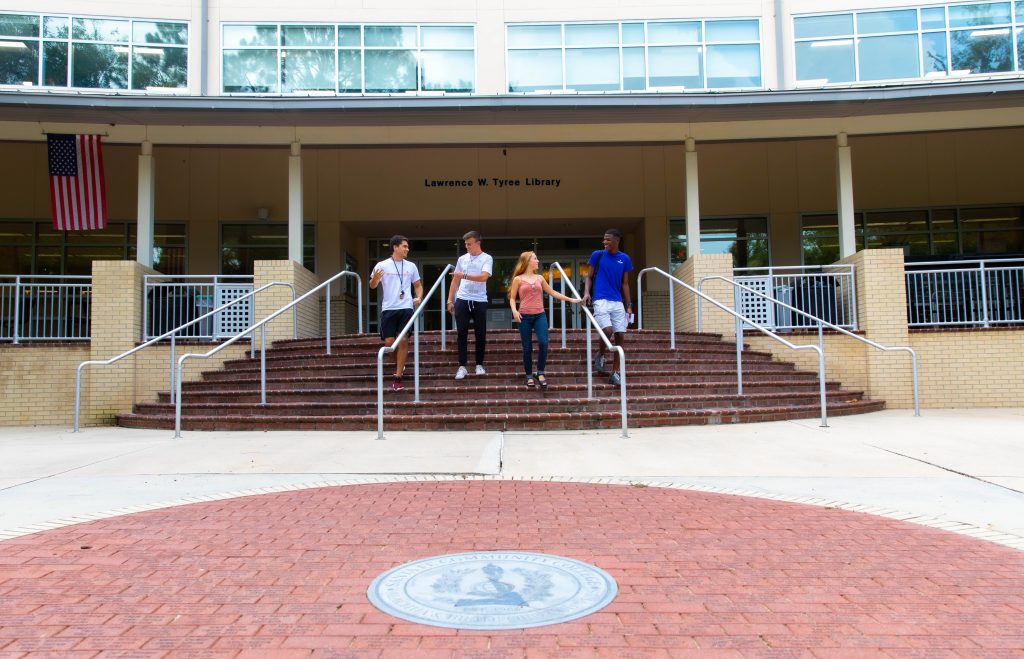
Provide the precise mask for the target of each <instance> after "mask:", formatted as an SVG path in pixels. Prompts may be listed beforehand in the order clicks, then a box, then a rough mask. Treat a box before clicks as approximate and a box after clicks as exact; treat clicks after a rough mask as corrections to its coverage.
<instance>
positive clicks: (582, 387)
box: [158, 377, 840, 404]
mask: <svg viewBox="0 0 1024 659" xmlns="http://www.w3.org/2000/svg"><path fill="white" fill-rule="evenodd" d="M549 380H550V382H551V384H550V385H549V386H548V388H547V391H546V394H547V395H548V396H551V395H556V394H557V395H561V396H567V397H580V396H584V397H585V396H586V391H587V385H586V380H584V381H583V382H582V383H579V384H566V383H565V382H564V381H562V380H558V379H554V378H553V377H552V378H549ZM389 385H390V382H387V383H386V384H385V387H389ZM825 387H826V390H827V391H834V390H838V389H839V388H840V385H839V383H838V382H826V383H825ZM412 389H413V383H412V381H411V380H410V381H409V382H407V383H406V390H405V391H406V392H409V393H411V392H412ZM626 389H627V391H628V393H629V395H630V396H663V395H666V394H679V395H683V394H688V393H698V394H735V392H736V380H735V378H733V379H732V380H728V379H722V380H721V381H706V382H655V383H637V382H633V381H629V382H627V385H626ZM524 391H529V389H527V388H526V386H525V384H524V382H523V381H522V380H521V381H520V382H519V383H518V384H517V386H515V387H511V386H509V387H506V386H482V387H466V386H465V385H463V384H461V383H452V384H451V385H442V386H426V385H424V384H422V383H421V385H420V397H421V398H423V399H429V400H431V401H433V402H436V403H439V404H440V403H443V402H445V401H448V400H465V399H466V395H467V393H473V394H474V395H477V396H482V397H486V398H490V399H498V400H508V399H513V398H518V397H520V396H521V395H522V392H524ZM743 391H744V392H745V393H785V392H799V393H807V392H811V393H815V394H817V392H818V382H817V379H813V378H805V379H803V380H798V381H794V380H792V379H791V378H790V379H785V380H780V379H774V380H770V379H765V380H761V381H758V380H753V379H751V378H746V377H745V378H744V379H743ZM386 394H387V395H389V396H390V395H391V393H390V391H389V390H386ZM400 395H404V394H400ZM594 395H595V396H602V397H603V396H609V397H612V398H614V399H615V400H618V396H619V388H618V387H616V386H613V385H610V384H608V383H607V380H605V379H603V378H602V379H595V380H594ZM183 396H184V398H183V400H185V401H186V402H211V403H212V402H229V403H231V402H237V403H256V402H259V399H260V394H259V387H258V386H257V387H247V388H245V389H239V388H232V389H224V388H217V389H212V390H210V391H205V392H204V391H189V390H186V391H185V392H184V394H183ZM267 396H268V398H269V399H271V400H275V401H282V400H294V401H310V402H320V401H323V402H332V401H339V402H342V401H376V400H377V388H376V386H372V387H352V388H345V387H320V388H316V387H308V388H298V387H285V388H282V387H279V386H268V387H267ZM169 400H170V396H169V395H168V393H167V392H160V394H159V396H158V402H162V403H166V402H169Z"/></svg>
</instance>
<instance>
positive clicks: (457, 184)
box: [423, 176, 562, 189]
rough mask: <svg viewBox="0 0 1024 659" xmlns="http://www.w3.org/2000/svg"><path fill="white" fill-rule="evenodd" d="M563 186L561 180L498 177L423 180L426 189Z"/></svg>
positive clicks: (536, 177) (531, 177) (530, 177)
mask: <svg viewBox="0 0 1024 659" xmlns="http://www.w3.org/2000/svg"><path fill="white" fill-rule="evenodd" d="M561 185H562V179H560V178H540V177H539V176H526V177H523V178H498V177H497V176H491V177H480V178H477V179H436V178H433V179H431V178H425V179H423V187H425V188H497V189H501V188H557V187H559V186H561Z"/></svg>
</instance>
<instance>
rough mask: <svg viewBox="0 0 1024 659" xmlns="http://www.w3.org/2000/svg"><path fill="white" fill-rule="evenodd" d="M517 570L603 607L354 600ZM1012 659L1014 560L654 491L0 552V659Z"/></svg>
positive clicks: (237, 523)
mask: <svg viewBox="0 0 1024 659" xmlns="http://www.w3.org/2000/svg"><path fill="white" fill-rule="evenodd" d="M512 549H515V550H523V551H536V552H544V553H551V554H556V555H560V556H566V557H571V558H575V559H578V560H581V561H585V562H588V563H591V564H593V565H596V566H598V567H600V568H602V569H604V570H606V571H607V572H609V573H610V574H611V575H612V576H613V577H614V578H615V579H616V581H617V582H618V584H619V595H618V597H617V598H616V599H615V600H614V601H613V602H612V603H611V604H610V605H608V606H607V607H606V608H605V609H603V610H602V611H600V612H598V613H595V614H592V615H590V616H587V617H585V618H581V619H578V620H575V621H572V622H569V623H564V624H558V625H551V626H546V627H537V628H532V629H527V630H520V631H504V632H493V631H490V632H481V631H462V630H453V629H445V628H439V627H429V626H423V625H416V624H412V623H408V622H405V621H402V620H399V619H396V618H393V617H391V616H388V615H385V614H383V613H381V612H379V611H377V609H375V608H374V607H373V606H372V605H371V604H370V603H369V602H368V601H367V598H366V590H367V587H368V586H369V584H370V582H371V581H372V580H373V579H374V578H375V577H376V576H378V575H379V574H380V573H381V572H383V571H385V570H387V569H389V568H391V567H394V566H396V565H398V564H401V563H404V562H406V561H411V560H415V559H420V558H425V557H430V556H436V555H439V554H446V553H457V552H467V551H491V550H512ZM690 655H699V656H786V657H788V656H823V657H831V656H851V657H862V656H897V657H899V656H913V657H918V656H927V657H932V656H937V657H944V656H976V657H1021V656H1024V553H1022V552H1019V551H1016V550H1014V549H1010V548H1007V547H1001V546H998V545H994V544H990V543H987V542H984V541H980V540H974V539H970V538H966V537H963V536H959V535H955V534H952V533H948V532H944V531H939V530H935V529H929V528H925V527H920V526H916V525H913V524H908V523H903V522H898V521H893V520H889V519H884V518H879V517H873V516H870V515H866V514H860V513H853V512H847V511H842V510H834V509H827V508H820V507H813V506H807V505H800V504H792V503H781V502H775V501H767V500H761V499H753V498H747V497H739V496H726V495H720V494H706V493H698V492H692V491H685V490H678V489H662V488H657V487H632V486H628V485H601V484H588V483H558V482H532V481H496V480H492V481H440V482H403V483H388V484H372V485H353V486H346V487H324V488H318V489H309V490H299V491H294V492H286V493H278V494H267V495H260V496H249V497H243V498H238V499H230V500H225V501H215V502H209V503H199V504H193V505H187V506H179V507H174V508H168V509H163V510H158V511H151V512H145V513H138V514H133V515H126V516H122V517H116V518H111V519H106V520H102V521H96V522H92V523H88V524H80V525H76V526H70V527H65V528H61V529H57V530H53V531H48V532H43V533H37V534H35V535H31V536H25V537H22V538H17V539H14V540H9V541H6V542H3V543H0V659H8V658H13V657H22V656H29V657H34V656H53V657H93V656H99V657H310V656H314V657H320V656H323V657H330V656H337V657H452V656H456V657H475V656H478V657H534V656H537V657H577V656H582V657H591V656H609V657H670V656H690Z"/></svg>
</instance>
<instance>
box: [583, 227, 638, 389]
mask: <svg viewBox="0 0 1024 659" xmlns="http://www.w3.org/2000/svg"><path fill="white" fill-rule="evenodd" d="M621 242H622V232H621V231H619V230H618V229H608V230H607V231H605V232H604V240H603V243H604V249H603V250H597V251H596V252H594V253H593V254H591V255H590V262H589V263H590V273H589V274H588V275H587V280H586V283H585V285H584V292H583V304H590V300H591V291H593V300H594V318H595V320H597V325H598V327H600V328H601V331H602V332H604V334H605V336H607V337H608V339H609V340H610V341H612V342H613V343H614V344H615V345H617V346H622V345H623V343H625V340H626V326H627V325H629V321H630V316H632V314H633V300H632V299H631V297H630V294H629V276H628V275H627V273H629V272H631V271H632V270H633V262H632V261H631V260H630V259H629V255H628V254H626V253H625V252H620V251H619V244H620V243H621ZM597 350H598V352H597V354H596V355H595V356H594V367H595V368H596V369H597V372H598V373H600V374H601V375H604V374H605V373H607V371H606V370H605V365H606V363H607V362H606V359H605V350H606V348H605V345H604V341H599V342H598V344H597ZM611 366H612V368H611V373H610V374H609V375H608V383H609V384H614V385H618V384H621V383H622V381H621V379H620V378H619V364H618V352H617V351H613V352H612V357H611Z"/></svg>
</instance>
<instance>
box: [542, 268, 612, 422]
mask: <svg viewBox="0 0 1024 659" xmlns="http://www.w3.org/2000/svg"><path fill="white" fill-rule="evenodd" d="M549 267H550V268H551V269H554V268H558V272H559V273H560V274H561V277H562V294H563V295H565V287H566V286H568V287H569V290H570V292H571V293H572V296H573V297H574V298H578V297H581V296H580V292H579V291H578V290H576V287H575V286H574V285H573V283H572V282H571V281H569V276H568V275H566V274H565V270H563V269H562V265H561V264H560V263H558V262H557V261H555V262H554V263H552V264H551V265H550V266H549ZM549 299H550V298H549ZM580 309H581V310H582V311H583V313H584V314H586V316H587V321H588V322H589V323H590V325H591V326H592V327H593V328H594V329H595V330H597V336H598V337H600V339H601V340H602V341H604V345H605V347H606V348H608V349H609V350H614V351H615V352H617V353H619V406H620V414H621V415H622V437H623V438H628V437H629V425H628V419H627V417H628V404H627V398H626V353H625V351H623V349H622V346H617V345H614V344H613V343H612V342H611V341H610V340H609V339H608V337H607V336H605V333H604V332H602V331H601V328H600V327H599V326H598V324H597V319H595V318H594V314H593V313H591V311H590V309H588V308H587V307H586V305H582V304H581V305H580ZM591 333H592V332H591V331H590V327H587V328H586V334H587V360H586V361H585V362H583V366H584V369H585V370H586V371H587V400H593V399H594V373H593V370H592V369H591V368H590V364H591V363H592V362H593V354H592V352H593V347H592V346H591V338H590V335H591ZM562 347H563V348H564V347H565V302H563V303H562Z"/></svg>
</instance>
